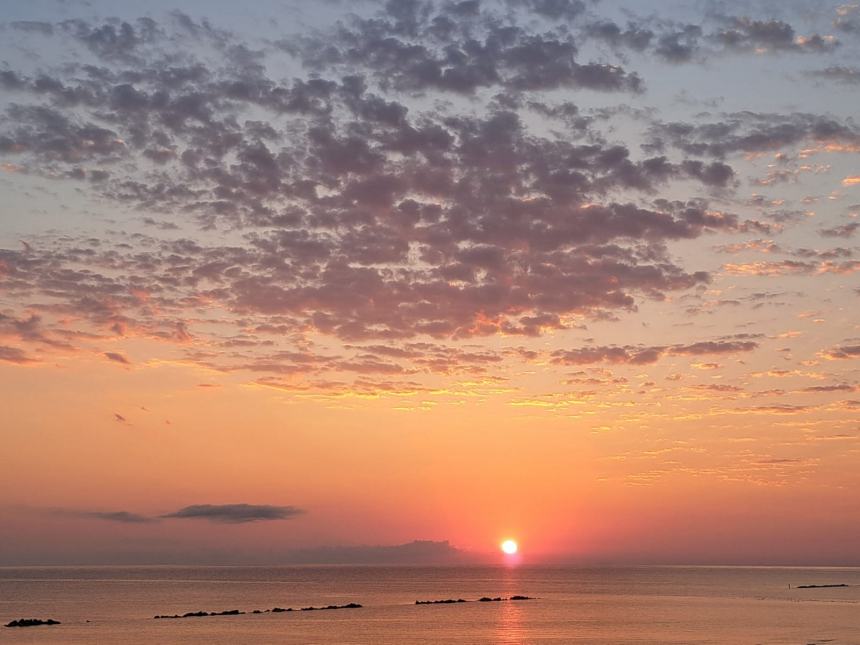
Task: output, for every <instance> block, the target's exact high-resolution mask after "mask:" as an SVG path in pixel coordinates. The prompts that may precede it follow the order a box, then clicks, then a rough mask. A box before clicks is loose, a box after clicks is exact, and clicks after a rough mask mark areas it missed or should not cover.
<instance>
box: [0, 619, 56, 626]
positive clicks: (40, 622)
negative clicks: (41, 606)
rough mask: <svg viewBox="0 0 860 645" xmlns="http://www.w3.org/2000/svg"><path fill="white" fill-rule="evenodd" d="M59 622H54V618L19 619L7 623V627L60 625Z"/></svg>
mask: <svg viewBox="0 0 860 645" xmlns="http://www.w3.org/2000/svg"><path fill="white" fill-rule="evenodd" d="M59 624H60V621H59V620H54V619H53V618H48V619H45V620H43V619H41V618H19V619H18V620H13V621H12V622H9V623H6V625H4V626H5V627H38V626H39V625H59Z"/></svg>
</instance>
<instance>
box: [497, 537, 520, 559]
mask: <svg viewBox="0 0 860 645" xmlns="http://www.w3.org/2000/svg"><path fill="white" fill-rule="evenodd" d="M501 547H502V551H504V552H505V553H506V554H508V555H514V554H515V553H516V552H517V551H518V550H519V546H518V545H517V542H516V540H505V541H504V542H502V544H501Z"/></svg>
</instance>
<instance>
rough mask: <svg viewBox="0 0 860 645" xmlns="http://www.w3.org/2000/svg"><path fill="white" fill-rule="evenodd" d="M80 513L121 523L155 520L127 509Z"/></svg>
mask: <svg viewBox="0 0 860 645" xmlns="http://www.w3.org/2000/svg"><path fill="white" fill-rule="evenodd" d="M80 515H81V516H82V517H91V518H93V519H97V520H105V521H108V522H120V523H122V524H144V523H147V522H154V521H155V520H154V519H152V518H150V517H146V516H145V515H139V514H137V513H130V512H128V511H87V512H81V513H80Z"/></svg>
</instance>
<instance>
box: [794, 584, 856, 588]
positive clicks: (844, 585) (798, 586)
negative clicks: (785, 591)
mask: <svg viewBox="0 0 860 645" xmlns="http://www.w3.org/2000/svg"><path fill="white" fill-rule="evenodd" d="M847 586H848V585H846V584H845V583H842V584H838V585H797V586H796V587H795V589H832V588H833V587H847Z"/></svg>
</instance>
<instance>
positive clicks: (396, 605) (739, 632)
mask: <svg viewBox="0 0 860 645" xmlns="http://www.w3.org/2000/svg"><path fill="white" fill-rule="evenodd" d="M837 584H838V585H847V586H844V587H815V588H808V589H801V588H799V587H800V586H802V585H837ZM513 595H524V596H529V597H531V599H530V600H514V601H512V600H501V601H491V602H464V603H455V604H430V605H416V604H415V601H416V600H443V599H454V600H456V599H460V598H462V599H464V600H468V601H477V600H478V599H479V598H481V597H485V596H486V597H491V598H496V597H499V598H510V597H511V596H513ZM348 603H359V604H361V605H362V607H361V608H354V609H327V610H321V611H292V612H280V613H271V612H269V613H265V610H266V609H272V608H274V607H280V608H284V609H286V608H294V609H301V608H302V607H309V606H316V607H319V606H328V605H344V604H348ZM255 609H257V610H260V611H261V612H263V613H259V614H254V613H251V612H253V610H255ZM229 610H239V611H243V612H246V613H244V614H239V615H228V616H205V617H189V618H175V619H170V618H168V619H155V618H154V616H156V615H165V614H166V615H173V614H184V613H187V612H196V611H205V612H220V611H229ZM18 618H41V619H47V618H52V619H54V620H58V621H60V623H61V624H59V625H53V626H38V627H24V628H7V627H0V643H4V644H5V643H63V644H75V643H107V644H114V643H117V644H123V643H149V644H151V643H207V644H209V643H211V644H218V643H224V644H231V645H235V644H237V643H339V644H341V643H342V644H348V643H397V644H402V645H408V644H411V643H415V644H418V643H422V644H426V643H590V644H604V643H606V644H609V643H612V644H616V643H649V644H655V645H656V644H657V643H659V644H661V645H665V644H666V643H684V644H692V643H714V644H721V645H726V644H735V643H737V644H741V643H743V644H745V645H747V644H756V643H791V644H801V645H807V644H813V643H814V644H816V645H818V644H824V643H828V644H843V643H853V644H860V569H858V568H776V567H651V566H647V567H597V568H582V567H577V568H570V567H530V566H520V567H456V568H446V567H421V568H415V567H406V566H396V567H383V566H324V567H318V566H298V567H258V566H255V567H247V566H237V567H178V566H135V567H107V566H100V567H16V568H11V567H5V568H0V622H2V623H3V624H5V623H7V622H9V621H11V620H15V619H18Z"/></svg>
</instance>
